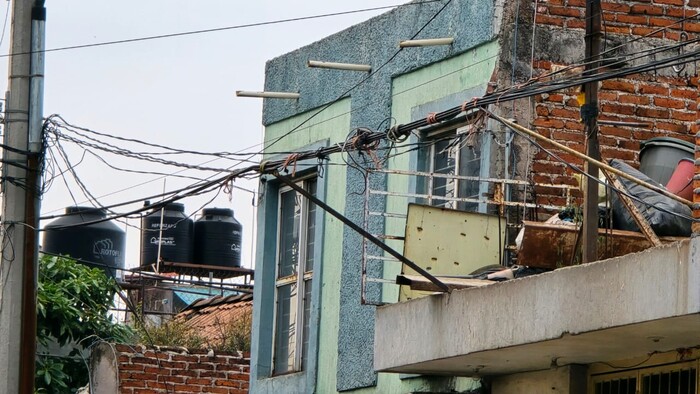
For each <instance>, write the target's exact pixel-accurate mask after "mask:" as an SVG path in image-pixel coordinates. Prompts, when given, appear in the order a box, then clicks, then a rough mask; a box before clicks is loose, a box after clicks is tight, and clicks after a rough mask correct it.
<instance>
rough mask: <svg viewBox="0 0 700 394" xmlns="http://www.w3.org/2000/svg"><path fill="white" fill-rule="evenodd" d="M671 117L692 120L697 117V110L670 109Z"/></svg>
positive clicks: (686, 120)
mask: <svg viewBox="0 0 700 394" xmlns="http://www.w3.org/2000/svg"><path fill="white" fill-rule="evenodd" d="M671 119H675V120H681V121H684V122H693V121H695V120H697V119H698V113H697V112H689V111H675V110H674V111H671Z"/></svg>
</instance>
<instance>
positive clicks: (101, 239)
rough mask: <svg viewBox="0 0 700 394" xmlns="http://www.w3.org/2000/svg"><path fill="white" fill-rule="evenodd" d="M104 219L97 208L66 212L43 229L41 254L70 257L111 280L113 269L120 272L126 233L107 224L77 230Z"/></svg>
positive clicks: (104, 215)
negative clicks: (97, 269) (104, 273)
mask: <svg viewBox="0 0 700 394" xmlns="http://www.w3.org/2000/svg"><path fill="white" fill-rule="evenodd" d="M106 217H107V215H106V212H105V210H104V209H100V208H92V207H68V208H66V216H63V217H61V218H58V219H56V220H54V221H53V222H51V223H49V224H48V225H46V226H45V227H44V242H43V244H42V251H44V252H46V253H48V254H61V255H67V256H70V257H72V258H74V259H76V260H78V261H81V262H83V263H85V264H86V265H89V266H91V267H98V268H102V269H104V270H105V272H107V273H108V274H109V275H111V276H112V277H114V276H115V275H116V274H117V268H124V248H125V245H126V232H124V230H122V229H121V228H119V226H117V225H116V224H114V223H113V222H111V221H103V222H100V223H94V224H89V225H83V226H80V224H83V223H88V222H93V221H98V220H102V219H105V218H106ZM90 263H94V264H90Z"/></svg>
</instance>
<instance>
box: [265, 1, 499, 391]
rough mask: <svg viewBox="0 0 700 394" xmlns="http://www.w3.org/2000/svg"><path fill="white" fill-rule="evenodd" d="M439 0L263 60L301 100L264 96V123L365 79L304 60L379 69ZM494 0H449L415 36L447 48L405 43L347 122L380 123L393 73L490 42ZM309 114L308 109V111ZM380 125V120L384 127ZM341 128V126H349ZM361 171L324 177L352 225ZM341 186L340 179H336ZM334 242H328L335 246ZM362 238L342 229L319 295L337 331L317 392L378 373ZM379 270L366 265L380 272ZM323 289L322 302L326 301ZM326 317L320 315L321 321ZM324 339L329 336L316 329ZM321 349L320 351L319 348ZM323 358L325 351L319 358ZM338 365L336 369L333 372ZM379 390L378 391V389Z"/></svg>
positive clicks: (278, 85)
mask: <svg viewBox="0 0 700 394" xmlns="http://www.w3.org/2000/svg"><path fill="white" fill-rule="evenodd" d="M443 5H444V3H429V4H423V5H420V6H417V5H414V6H406V7H400V8H398V9H396V10H393V11H391V12H389V13H386V14H383V15H380V16H378V17H376V18H373V19H371V20H369V21H367V22H365V23H362V24H359V25H356V26H353V27H351V28H349V29H347V30H344V31H342V32H340V33H338V34H335V35H332V36H330V37H327V38H325V39H323V40H321V41H318V42H316V43H313V44H311V45H309V46H307V47H304V48H300V49H298V50H296V51H294V52H291V53H288V54H286V55H283V56H281V57H278V58H276V59H273V60H271V61H269V62H268V64H267V67H266V83H265V89H266V90H274V91H298V92H299V93H301V98H300V99H299V100H295V101H289V100H266V101H265V105H264V110H263V123H264V124H271V123H273V122H278V121H280V120H282V119H286V118H288V117H290V116H293V115H296V114H299V113H301V112H304V111H309V110H311V109H312V108H319V107H322V106H323V105H324V104H326V103H329V102H332V101H333V100H334V99H336V98H337V97H339V96H340V95H341V94H343V93H345V92H346V91H347V90H348V89H349V88H350V87H352V86H353V85H355V84H356V83H358V82H359V81H361V80H362V78H364V77H366V76H367V74H365V73H357V72H347V71H334V70H319V69H309V68H307V67H306V61H307V60H309V59H313V60H325V61H335V62H347V63H363V64H370V65H372V66H373V67H375V68H377V67H379V66H380V65H381V64H382V63H384V62H385V61H386V60H388V59H389V58H390V57H391V56H392V55H393V54H394V53H395V51H396V50H397V47H398V42H399V41H401V40H404V39H408V38H411V37H412V36H413V35H414V34H415V33H416V31H418V29H419V28H420V27H422V26H423V25H424V24H425V23H426V22H427V21H428V20H429V19H430V18H431V17H432V16H433V15H434V14H435V12H437V10H438V9H439V8H440V7H442V6H443ZM494 19H495V17H494V6H493V0H453V1H452V3H450V5H449V6H448V7H447V8H446V9H445V10H444V11H443V13H442V14H441V15H440V16H439V17H437V18H436V19H435V20H433V21H432V22H431V23H430V25H429V26H428V27H427V28H426V29H424V30H423V31H422V33H421V34H420V35H419V36H418V37H417V38H429V37H445V36H451V37H455V43H454V44H453V45H452V46H447V47H431V48H408V49H406V50H403V51H402V52H401V53H400V54H399V55H398V56H397V57H396V58H395V59H394V60H393V61H392V62H390V63H389V64H388V65H387V66H386V67H384V68H383V69H382V70H381V71H380V72H379V73H377V74H376V75H374V76H372V77H371V80H369V81H367V82H366V83H363V84H362V85H360V86H359V87H358V88H357V89H355V90H354V91H352V93H351V94H350V96H351V98H352V101H351V110H352V111H353V113H352V117H351V122H350V128H355V127H370V128H373V129H376V128H379V127H381V126H382V124H383V122H385V121H387V120H388V119H389V117H390V115H391V110H390V107H391V102H392V97H391V95H392V78H393V77H395V76H398V75H401V74H405V73H407V72H411V71H414V70H417V69H419V68H422V67H425V66H427V65H430V64H432V63H435V62H437V61H440V60H444V59H447V58H450V57H453V56H456V55H459V54H461V53H463V52H465V51H466V50H468V49H470V48H473V47H476V46H478V45H481V44H483V43H485V42H488V41H490V40H491V39H492V38H493V36H494V25H495V22H494ZM310 113H314V111H310ZM385 124H386V123H384V125H385ZM350 128H347V129H346V132H347V131H349V130H350ZM364 181H365V179H364V177H363V175H362V174H361V173H360V172H359V171H357V170H355V169H351V168H348V169H347V178H346V187H345V188H343V189H341V188H340V187H336V184H335V183H334V182H335V181H334V180H332V178H329V182H331V183H330V184H329V190H332V191H333V192H334V193H335V192H336V191H337V190H345V194H346V196H347V198H346V201H345V206H344V213H345V215H346V216H347V217H349V218H350V219H351V220H353V221H354V222H356V223H362V220H363V205H364V198H363V197H362V195H361V194H362V192H363V190H364ZM371 182H372V184H373V187H375V188H385V187H386V179H384V178H383V177H377V178H373V179H371ZM342 186H345V185H342ZM372 204H373V209H377V210H381V209H383V206H384V202H383V199H379V198H377V199H376V200H372ZM370 230H371V231H372V232H375V233H381V232H382V231H383V223H382V222H381V221H376V222H373V223H371V225H370ZM337 246H338V244H336V245H335V246H334V247H336V248H337ZM361 261H362V241H361V237H360V236H359V235H357V234H356V233H355V232H353V231H352V230H350V229H347V228H345V229H344V234H343V242H342V262H341V266H342V272H341V278H340V282H339V284H342V286H340V285H339V284H338V286H339V287H331V286H336V283H328V284H326V286H325V287H324V294H327V293H329V292H336V291H339V293H340V294H339V296H340V298H339V299H338V300H337V302H338V304H337V305H342V308H340V311H339V321H338V322H337V324H338V332H337V347H336V349H337V363H328V364H325V363H320V364H319V368H320V370H319V373H318V382H317V387H316V389H317V392H323V393H325V392H333V391H336V390H338V391H345V390H351V389H355V388H360V387H368V386H373V385H375V384H376V382H377V375H376V374H375V373H374V370H373V348H374V342H373V341H374V339H373V338H374V310H375V308H374V307H372V306H365V305H361V302H360V293H361ZM381 273H382V272H381V268H380V267H375V268H374V269H372V270H371V271H370V274H371V275H372V276H380V275H381ZM370 296H372V297H374V299H376V298H377V297H378V296H380V292H379V288H378V287H373V288H371V289H370ZM325 300H326V299H325V295H324V302H325ZM324 319H325V317H323V316H322V321H323V320H324ZM324 337H327V338H333V336H332V335H331V334H330V333H328V332H326V326H323V327H322V332H321V340H322V345H321V346H326V343H328V344H329V345H331V344H332V345H335V344H333V343H332V342H333V341H332V340H331V341H328V342H324V341H323V339H324ZM326 350H327V349H322V350H321V351H322V352H325V351H326ZM321 357H323V356H321ZM336 371H337V372H336ZM377 391H382V388H381V387H378V388H377Z"/></svg>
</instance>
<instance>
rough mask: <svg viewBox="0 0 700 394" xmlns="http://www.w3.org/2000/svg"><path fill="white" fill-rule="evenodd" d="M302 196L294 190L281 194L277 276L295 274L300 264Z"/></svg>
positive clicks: (282, 276)
mask: <svg viewBox="0 0 700 394" xmlns="http://www.w3.org/2000/svg"><path fill="white" fill-rule="evenodd" d="M300 203H301V196H299V195H297V193H296V192H295V191H293V190H290V191H287V192H283V193H281V194H280V217H279V223H280V229H279V231H280V235H279V237H280V239H279V249H278V250H279V255H278V262H279V263H278V264H279V267H278V270H277V277H278V278H284V277H287V276H290V275H294V274H295V273H296V272H297V266H298V264H299V219H300V215H301V204H300Z"/></svg>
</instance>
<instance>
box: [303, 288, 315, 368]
mask: <svg viewBox="0 0 700 394" xmlns="http://www.w3.org/2000/svg"><path fill="white" fill-rule="evenodd" d="M311 283H312V282H311V279H307V280H305V281H304V339H303V344H302V348H301V349H302V350H301V367H302V368H306V365H307V360H308V358H309V320H310V319H309V317H310V316H311Z"/></svg>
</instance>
